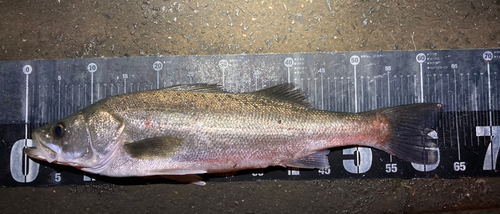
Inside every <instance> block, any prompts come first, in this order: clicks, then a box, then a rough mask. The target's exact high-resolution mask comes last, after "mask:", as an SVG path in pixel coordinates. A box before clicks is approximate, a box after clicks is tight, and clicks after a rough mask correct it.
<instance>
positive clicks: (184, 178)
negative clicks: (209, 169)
mask: <svg viewBox="0 0 500 214" xmlns="http://www.w3.org/2000/svg"><path fill="white" fill-rule="evenodd" d="M161 177H164V178H166V179H170V180H174V181H177V182H179V183H183V184H196V185H198V186H205V185H206V184H207V183H205V181H203V178H202V177H200V176H199V175H192V174H191V175H162V176H161Z"/></svg>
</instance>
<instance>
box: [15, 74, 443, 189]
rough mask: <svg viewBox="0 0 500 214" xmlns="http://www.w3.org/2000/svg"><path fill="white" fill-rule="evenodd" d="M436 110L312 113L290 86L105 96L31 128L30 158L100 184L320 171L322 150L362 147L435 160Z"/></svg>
mask: <svg viewBox="0 0 500 214" xmlns="http://www.w3.org/2000/svg"><path fill="white" fill-rule="evenodd" d="M441 109H442V104H439V103H417V104H410V105H403V106H396V107H387V108H380V109H375V110H371V111H366V112H361V113H349V112H334V111H326V110H318V109H315V108H313V106H312V104H311V103H310V102H308V101H307V96H306V95H305V94H304V93H303V92H302V91H301V90H300V89H299V88H298V87H297V86H296V85H294V84H291V83H284V84H280V85H276V86H273V87H270V88H267V89H263V90H259V91H254V92H246V93H230V92H227V91H224V90H223V89H221V87H220V86H218V85H210V84H191V85H178V86H172V87H168V88H164V89H157V90H150V91H139V92H133V93H126V94H121V95H117V96H112V97H108V98H105V99H102V100H99V101H98V102H96V103H94V104H91V105H89V106H88V107H86V108H84V109H82V110H80V111H78V112H75V113H73V114H72V115H70V116H68V117H66V118H64V119H61V120H59V121H56V122H53V123H50V124H48V125H45V126H43V127H41V128H38V129H36V130H34V132H33V133H32V137H33V141H34V147H28V148H25V153H26V154H27V155H28V156H29V157H31V158H33V159H38V160H41V161H47V162H50V163H56V164H60V165H67V166H72V167H75V168H78V169H80V170H82V171H85V172H88V173H93V174H98V175H103V176H109V177H147V176H167V177H168V176H170V177H174V179H177V180H182V179H179V178H180V177H184V178H188V179H187V180H190V181H191V182H192V183H197V184H200V185H203V184H204V181H203V180H202V179H201V177H200V178H198V177H193V176H197V175H199V174H205V173H213V174H216V173H225V172H235V171H240V170H246V169H258V168H266V167H269V166H282V167H296V168H306V169H326V168H328V167H329V162H328V155H329V152H330V149H331V148H335V147H347V146H363V147H371V148H375V149H379V150H382V151H385V152H387V153H389V154H391V155H394V156H396V157H399V158H401V159H403V160H405V161H409V162H413V163H418V164H435V163H437V162H438V156H439V154H437V152H436V149H435V148H437V143H436V140H435V139H433V138H432V137H431V135H432V133H433V132H434V133H435V130H434V128H435V127H436V126H437V122H438V118H439V113H440V112H441Z"/></svg>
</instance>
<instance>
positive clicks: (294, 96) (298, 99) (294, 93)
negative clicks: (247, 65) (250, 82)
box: [251, 83, 314, 108]
mask: <svg viewBox="0 0 500 214" xmlns="http://www.w3.org/2000/svg"><path fill="white" fill-rule="evenodd" d="M251 93H252V94H256V95H261V96H266V97H272V98H276V99H280V100H286V101H289V102H293V103H298V104H301V105H303V106H305V107H307V108H312V107H314V106H313V104H312V103H310V102H309V101H305V100H306V99H307V96H306V95H305V94H304V93H303V92H302V90H300V88H298V87H297V86H295V85H294V84H292V83H283V84H279V85H276V86H273V87H270V88H266V89H263V90H260V91H255V92H251Z"/></svg>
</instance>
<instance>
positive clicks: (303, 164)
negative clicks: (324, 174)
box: [286, 150, 330, 169]
mask: <svg viewBox="0 0 500 214" xmlns="http://www.w3.org/2000/svg"><path fill="white" fill-rule="evenodd" d="M328 154H330V150H323V151H319V152H316V153H313V154H310V155H308V156H305V157H302V158H299V159H296V160H293V161H292V162H291V163H287V164H286V166H288V167H297V168H305V169H326V168H329V167H330V163H329V162H328Z"/></svg>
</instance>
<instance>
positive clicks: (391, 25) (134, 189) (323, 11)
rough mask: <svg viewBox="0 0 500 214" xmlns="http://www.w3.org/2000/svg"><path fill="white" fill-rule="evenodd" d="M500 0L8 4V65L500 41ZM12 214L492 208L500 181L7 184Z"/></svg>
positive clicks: (5, 205) (6, 209) (0, 36)
mask: <svg viewBox="0 0 500 214" xmlns="http://www.w3.org/2000/svg"><path fill="white" fill-rule="evenodd" d="M499 16H500V1H499V0H496V1H473V0H470V1H451V0H448V1H437V2H436V1H429V0H417V1H403V0H394V1H393V0H370V1H362V0H355V1H353V0H326V1H324V0H321V1H320V0H301V1H298V0H288V1H283V0H264V1H251V0H239V1H237V0H235V1H228V0H223V1H208V0H200V1H186V0H178V1H167V0H160V1H132V0H131V1H127V0H116V1H87V0H81V1H68V0H51V1H5V0H2V1H0V46H1V49H0V60H2V61H6V60H33V59H57V58H81V57H84V58H93V57H127V56H156V55H163V56H172V55H193V54H196V55H216V54H254V53H296V52H319V51H322V52H334V51H377V50H427V49H473V48H498V47H499V46H500V20H499ZM0 195H1V197H0V198H1V199H0V213H231V212H233V213H306V212H308V213H319V212H328V213H353V212H364V213H402V212H404V213H422V212H429V213H439V212H459V213H490V212H499V211H500V200H499V199H500V178H461V179H440V178H438V177H436V178H434V179H412V180H404V179H363V180H357V179H347V180H320V181H261V182H227V183H208V184H207V186H204V187H200V186H195V185H176V184H153V185H130V186H119V185H113V184H107V185H95V186H94V185H89V186H59V187H43V188H33V187H24V188H0Z"/></svg>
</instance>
